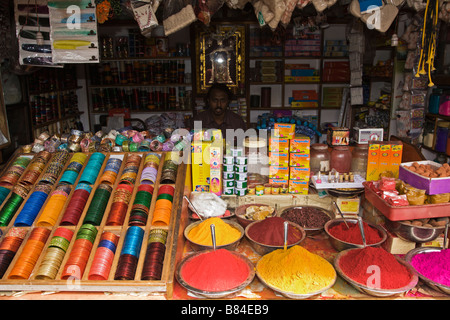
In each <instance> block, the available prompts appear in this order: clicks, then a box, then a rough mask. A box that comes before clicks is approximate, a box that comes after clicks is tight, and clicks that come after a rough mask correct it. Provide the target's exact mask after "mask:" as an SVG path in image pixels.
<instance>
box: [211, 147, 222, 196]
mask: <svg viewBox="0 0 450 320" xmlns="http://www.w3.org/2000/svg"><path fill="white" fill-rule="evenodd" d="M209 154H210V161H209V163H210V168H209V191H210V192H211V193H214V194H216V195H218V196H220V195H221V194H222V179H223V177H222V157H223V148H222V146H220V145H219V144H216V143H213V144H211V146H210V148H209Z"/></svg>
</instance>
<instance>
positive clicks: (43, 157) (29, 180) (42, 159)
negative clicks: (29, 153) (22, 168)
mask: <svg viewBox="0 0 450 320" xmlns="http://www.w3.org/2000/svg"><path fill="white" fill-rule="evenodd" d="M51 157H52V155H51V153H50V152H48V151H41V152H39V153H38V154H37V155H35V156H34V158H33V160H32V161H31V163H30V165H29V166H28V170H27V171H26V172H25V173H24V175H23V177H22V179H21V180H20V182H19V183H21V184H28V185H34V184H35V183H36V181H37V179H38V178H39V176H40V175H41V173H42V172H43V171H44V168H45V165H46V164H47V163H48V161H49V160H50V158H51Z"/></svg>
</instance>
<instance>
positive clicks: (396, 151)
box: [389, 141, 403, 178]
mask: <svg viewBox="0 0 450 320" xmlns="http://www.w3.org/2000/svg"><path fill="white" fill-rule="evenodd" d="M402 155H403V143H402V142H401V141H399V143H398V144H397V143H396V144H393V145H392V147H391V161H390V169H389V170H390V171H391V172H392V173H393V174H394V177H395V178H398V172H399V168H400V164H401V163H402Z"/></svg>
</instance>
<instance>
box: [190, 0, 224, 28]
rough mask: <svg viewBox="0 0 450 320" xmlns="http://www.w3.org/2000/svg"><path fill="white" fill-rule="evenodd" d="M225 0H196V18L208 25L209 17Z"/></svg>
mask: <svg viewBox="0 0 450 320" xmlns="http://www.w3.org/2000/svg"><path fill="white" fill-rule="evenodd" d="M224 2H225V0H198V2H197V5H196V6H195V14H196V16H197V19H198V20H200V21H201V22H203V23H204V24H205V25H206V26H209V24H210V22H211V17H212V16H213V15H214V14H215V13H216V12H217V11H218V10H219V9H220V8H221V7H222V6H223V4H224Z"/></svg>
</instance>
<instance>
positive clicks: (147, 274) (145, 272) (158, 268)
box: [141, 229, 168, 280]
mask: <svg viewBox="0 0 450 320" xmlns="http://www.w3.org/2000/svg"><path fill="white" fill-rule="evenodd" d="M167 233H168V232H167V230H164V229H152V230H150V234H149V237H148V244H147V252H146V254H145V259H144V266H143V268H142V276H141V279H142V280H160V279H161V275H162V269H163V263H164V255H165V252H166V241H167Z"/></svg>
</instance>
